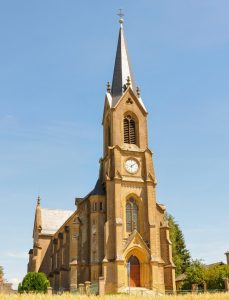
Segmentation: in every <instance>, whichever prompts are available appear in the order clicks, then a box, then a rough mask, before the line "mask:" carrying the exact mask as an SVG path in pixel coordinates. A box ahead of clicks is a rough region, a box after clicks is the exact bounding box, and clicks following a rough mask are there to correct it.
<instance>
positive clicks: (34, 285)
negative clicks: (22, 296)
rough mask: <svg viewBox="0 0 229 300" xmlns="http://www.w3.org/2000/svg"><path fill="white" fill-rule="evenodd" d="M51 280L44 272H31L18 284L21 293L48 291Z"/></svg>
mask: <svg viewBox="0 0 229 300" xmlns="http://www.w3.org/2000/svg"><path fill="white" fill-rule="evenodd" d="M48 286H49V281H48V279H47V277H46V276H45V274H44V273H40V272H39V273H37V272H29V273H27V275H26V276H25V277H24V278H23V281H22V283H20V284H19V286H18V292H19V293H23V292H25V293H29V292H35V293H46V292H47V289H48Z"/></svg>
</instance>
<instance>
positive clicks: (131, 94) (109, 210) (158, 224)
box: [28, 17, 175, 293]
mask: <svg viewBox="0 0 229 300" xmlns="http://www.w3.org/2000/svg"><path fill="white" fill-rule="evenodd" d="M119 23H120V29H119V37H118V45H117V51H116V58H115V65H114V72H113V80H112V84H111V85H110V84H109V83H108V84H107V91H106V94H105V101H104V111H103V116H102V125H103V136H104V139H103V158H102V159H101V160H100V172H99V178H98V180H97V182H96V184H95V187H94V189H93V190H92V191H91V192H90V193H88V194H87V195H86V196H85V197H84V198H76V199H75V205H76V210H75V211H65V210H58V209H46V208H42V207H41V203H40V198H39V197H38V201H37V207H36V212H35V220H34V229H33V248H32V249H31V250H30V251H29V263H28V271H30V272H32V271H33V272H44V273H45V274H46V275H47V277H48V279H49V281H50V284H51V286H52V288H53V289H54V290H56V291H57V290H74V289H76V288H78V287H79V284H84V283H85V282H87V281H90V282H91V283H97V282H99V280H101V279H102V280H103V281H104V289H105V293H116V292H122V291H124V290H125V289H126V288H127V287H128V285H129V284H130V286H131V287H136V288H137V287H141V288H145V289H149V290H153V291H155V292H161V293H163V292H164V291H165V290H170V291H171V290H175V266H174V263H173V260H172V245H171V241H170V239H169V227H168V223H167V222H166V220H165V206H164V205H163V204H159V203H157V201H156V177H155V173H154V166H153V153H152V152H151V150H150V149H149V148H148V129H147V116H148V113H147V109H146V107H145V105H144V102H143V100H142V98H141V95H140V90H139V88H138V87H136V85H135V82H134V77H133V73H132V70H131V65H130V59H129V55H128V51H127V45H126V40H125V36H124V31H123V19H122V17H120V20H119Z"/></svg>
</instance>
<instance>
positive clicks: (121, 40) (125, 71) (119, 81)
mask: <svg viewBox="0 0 229 300" xmlns="http://www.w3.org/2000/svg"><path fill="white" fill-rule="evenodd" d="M118 15H119V16H120V19H119V23H120V29H119V37H118V46H117V51H116V57H115V66H114V73H113V81H112V88H111V94H112V96H113V97H117V96H121V95H122V94H123V91H124V90H125V86H127V85H126V84H127V80H129V86H131V87H132V89H133V90H134V91H135V84H134V78H133V74H132V71H131V65H130V59H129V56H128V51H127V46H126V41H125V36H124V31H123V18H122V17H123V13H122V11H121V10H120V13H119V14H118ZM128 78H129V79H128Z"/></svg>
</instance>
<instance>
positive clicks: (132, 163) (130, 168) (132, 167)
mask: <svg viewBox="0 0 229 300" xmlns="http://www.w3.org/2000/svg"><path fill="white" fill-rule="evenodd" d="M125 168H126V170H127V172H129V173H132V174H133V173H136V172H137V170H138V163H137V162H136V160H134V159H128V160H126V162H125Z"/></svg>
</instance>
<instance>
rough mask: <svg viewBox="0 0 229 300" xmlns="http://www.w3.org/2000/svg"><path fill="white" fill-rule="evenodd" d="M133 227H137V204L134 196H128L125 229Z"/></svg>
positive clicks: (128, 229)
mask: <svg viewBox="0 0 229 300" xmlns="http://www.w3.org/2000/svg"><path fill="white" fill-rule="evenodd" d="M134 229H138V205H137V204H136V202H135V200H134V198H129V199H128V200H127V202H126V231H127V232H132V231H133V230H134Z"/></svg>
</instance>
